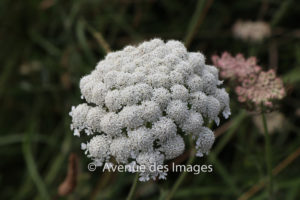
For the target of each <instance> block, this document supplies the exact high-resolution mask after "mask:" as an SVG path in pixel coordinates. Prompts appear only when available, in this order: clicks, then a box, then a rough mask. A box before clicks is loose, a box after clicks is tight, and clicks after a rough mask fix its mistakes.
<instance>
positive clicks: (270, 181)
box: [261, 104, 273, 199]
mask: <svg viewBox="0 0 300 200" xmlns="http://www.w3.org/2000/svg"><path fill="white" fill-rule="evenodd" d="M261 107H262V112H261V116H262V121H263V125H264V136H265V159H266V165H267V173H268V187H267V188H268V193H269V199H272V196H273V176H272V157H271V155H272V154H271V151H272V150H271V141H270V134H269V131H268V125H267V120H266V116H265V109H264V105H263V104H262V105H261Z"/></svg>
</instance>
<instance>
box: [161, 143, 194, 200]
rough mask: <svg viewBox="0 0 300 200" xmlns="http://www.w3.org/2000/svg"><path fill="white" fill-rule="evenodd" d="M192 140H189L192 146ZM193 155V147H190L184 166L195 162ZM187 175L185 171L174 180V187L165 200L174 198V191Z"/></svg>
mask: <svg viewBox="0 0 300 200" xmlns="http://www.w3.org/2000/svg"><path fill="white" fill-rule="evenodd" d="M192 143H193V140H192V138H190V144H191V146H192ZM195 153H196V149H195V148H194V147H192V149H191V152H190V158H189V160H188V161H187V163H186V165H191V164H193V162H194V160H195ZM186 175H187V171H183V172H182V173H181V174H180V176H179V178H178V179H177V180H176V182H175V184H174V186H173V187H172V189H171V191H170V192H169V194H168V196H167V198H166V199H167V200H170V199H172V197H173V196H174V194H175V192H176V190H177V189H178V188H179V186H180V185H181V183H182V181H183V180H184V178H185V177H186Z"/></svg>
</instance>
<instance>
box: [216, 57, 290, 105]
mask: <svg viewBox="0 0 300 200" xmlns="http://www.w3.org/2000/svg"><path fill="white" fill-rule="evenodd" d="M212 61H213V63H214V65H215V66H216V67H218V68H219V69H220V75H221V77H222V78H225V79H226V78H227V79H231V80H235V81H236V83H237V86H236V88H235V92H236V93H237V95H238V100H239V101H240V102H242V103H245V102H250V103H253V104H254V105H255V106H256V107H258V106H259V105H260V104H261V103H263V104H264V105H265V106H267V107H272V106H273V104H272V101H273V100H279V99H282V98H283V97H284V96H285V89H284V86H283V82H282V80H281V79H280V78H278V77H276V74H275V71H274V70H273V69H270V70H269V71H267V72H265V71H263V70H262V68H261V67H260V66H258V65H257V63H256V58H255V57H250V58H248V59H245V58H244V56H243V55H242V54H237V55H236V56H235V57H233V56H231V55H230V54H229V53H227V52H224V53H223V54H222V56H221V57H219V56H217V55H214V56H212Z"/></svg>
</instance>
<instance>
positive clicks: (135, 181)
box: [126, 173, 139, 200]
mask: <svg viewBox="0 0 300 200" xmlns="http://www.w3.org/2000/svg"><path fill="white" fill-rule="evenodd" d="M138 180H139V174H138V173H136V174H135V177H134V179H133V182H132V185H131V188H130V191H129V194H128V196H127V198H126V200H131V199H132V198H133V196H134V193H135V190H136V186H137V183H138Z"/></svg>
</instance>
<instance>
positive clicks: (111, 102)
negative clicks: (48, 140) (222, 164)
mask: <svg viewBox="0 0 300 200" xmlns="http://www.w3.org/2000/svg"><path fill="white" fill-rule="evenodd" d="M220 84H222V81H220V80H219V77H218V70H217V69H216V68H215V67H214V66H210V65H206V64H205V58H204V56H203V55H202V54H201V53H195V52H191V53H190V52H187V50H186V48H185V47H184V45H183V44H182V43H181V42H179V41H174V40H170V41H168V42H166V43H165V42H164V41H162V40H160V39H153V40H151V41H147V42H144V43H142V44H140V45H139V46H137V47H134V46H127V47H125V48H124V49H123V50H121V51H116V52H112V53H109V54H108V55H107V56H106V58H105V59H104V60H102V61H100V62H99V63H98V65H97V66H96V69H95V70H94V71H92V72H91V73H90V74H88V75H86V76H84V77H83V78H82V79H81V81H80V90H81V93H82V97H83V98H84V99H85V100H86V102H87V103H82V104H80V105H78V106H76V107H73V108H72V110H71V112H70V116H71V117H72V124H71V129H72V130H74V135H77V136H80V134H82V132H85V133H86V134H87V135H92V136H93V137H92V139H91V140H90V141H89V142H87V143H83V144H82V149H84V150H85V151H86V154H87V155H88V157H91V159H92V160H93V161H94V162H95V163H96V164H97V165H98V166H102V165H103V164H105V163H108V164H111V163H110V159H111V157H114V159H115V161H116V162H117V163H119V164H124V165H129V166H139V165H140V166H141V165H143V166H146V169H147V170H146V171H145V172H143V173H140V180H141V181H147V180H149V179H150V178H152V179H156V177H158V178H161V179H163V178H165V177H166V173H165V172H163V171H153V170H152V171H150V170H149V167H150V165H156V166H157V165H160V164H163V163H164V161H165V160H170V159H174V158H176V157H178V156H179V155H181V154H182V153H183V151H184V149H185V143H184V139H183V137H184V135H187V134H191V135H192V137H193V138H194V139H195V141H196V148H197V155H198V156H203V155H204V154H207V153H209V150H210V149H211V147H212V145H213V143H214V139H215V138H214V134H213V132H212V131H211V130H210V129H209V128H207V127H205V126H204V124H205V123H204V122H209V121H215V122H216V124H219V121H220V119H219V114H220V113H223V115H224V117H225V118H227V117H228V116H229V115H230V108H229V96H228V93H227V92H226V91H225V89H221V88H218V86H219V85H220Z"/></svg>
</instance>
